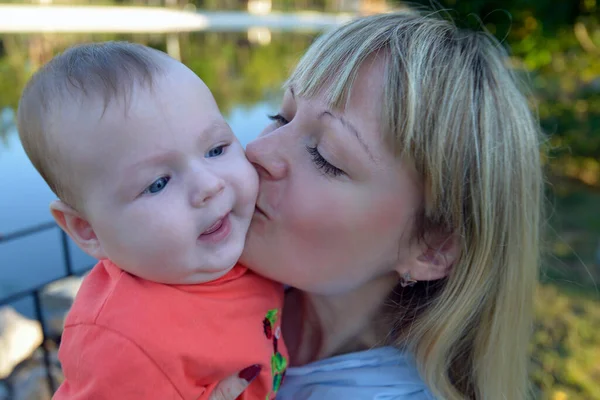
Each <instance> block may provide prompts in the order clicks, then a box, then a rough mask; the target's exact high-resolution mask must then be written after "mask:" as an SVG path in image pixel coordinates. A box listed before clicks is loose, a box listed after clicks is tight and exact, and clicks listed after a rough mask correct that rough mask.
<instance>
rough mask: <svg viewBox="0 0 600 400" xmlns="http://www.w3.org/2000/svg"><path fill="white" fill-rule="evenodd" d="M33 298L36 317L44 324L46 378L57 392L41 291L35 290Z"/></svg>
mask: <svg viewBox="0 0 600 400" xmlns="http://www.w3.org/2000/svg"><path fill="white" fill-rule="evenodd" d="M33 300H34V304H35V316H36V319H37V320H38V321H39V322H40V325H41V326H42V335H43V342H42V346H41V347H42V351H43V353H44V365H45V366H46V379H47V381H48V388H49V389H50V393H54V392H56V383H55V382H54V378H53V377H52V370H51V368H52V365H51V363H50V352H49V350H48V338H47V337H46V323H45V321H44V316H43V315H42V303H41V301H40V292H39V291H37V290H34V291H33Z"/></svg>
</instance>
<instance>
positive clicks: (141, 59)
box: [17, 42, 166, 206]
mask: <svg viewBox="0 0 600 400" xmlns="http://www.w3.org/2000/svg"><path fill="white" fill-rule="evenodd" d="M164 57H166V55H165V54H163V53H160V52H159V51H157V50H153V49H151V48H149V47H146V46H142V45H139V44H134V43H127V42H104V43H92V44H82V45H77V46H73V47H71V48H69V49H67V50H66V51H65V52H64V53H62V54H60V55H58V56H56V57H54V58H53V59H52V60H51V61H50V62H48V63H47V64H46V65H44V66H43V67H42V68H41V69H40V70H39V71H37V72H36V73H35V74H34V75H33V77H32V78H31V79H30V80H29V82H28V83H27V85H26V86H25V89H24V90H23V93H22V94H21V99H20V100H19V108H18V117H17V125H18V131H19V137H20V139H21V143H22V144H23V148H24V149H25V152H26V153H27V156H28V157H29V159H30V160H31V162H32V164H33V165H34V167H35V168H36V169H37V170H38V172H39V173H40V175H41V176H42V177H43V178H44V180H45V181H46V183H47V184H48V186H49V187H50V189H51V190H52V191H53V192H54V194H56V195H57V196H58V197H59V198H60V199H61V200H63V201H64V202H66V203H67V204H70V205H71V206H75V205H76V204H77V203H78V198H79V196H78V195H77V193H76V190H75V189H74V188H73V187H72V186H73V185H71V184H69V182H70V181H71V180H72V179H69V177H72V176H73V175H74V174H76V173H77V171H76V170H75V168H73V167H72V166H69V165H67V163H66V162H65V158H66V157H65V156H66V155H65V154H64V149H61V148H60V146H59V144H58V143H60V142H59V141H57V140H56V138H53V135H54V134H57V133H56V132H57V131H58V132H60V129H61V127H53V126H52V124H53V123H54V122H56V121H53V120H52V117H53V115H54V113H56V112H57V111H58V110H60V108H62V107H74V106H75V104H76V103H78V102H81V101H83V100H85V99H86V98H97V97H100V98H101V99H102V100H103V101H104V109H105V110H106V107H107V106H108V104H109V103H110V101H111V100H112V99H114V98H122V99H123V100H124V106H125V107H127V97H128V96H129V94H130V92H131V91H132V89H133V87H134V86H135V85H138V84H139V85H142V86H144V87H150V86H152V82H153V79H154V76H155V75H156V74H157V73H158V72H159V71H163V68H162V66H163V63H162V59H163V58H164Z"/></svg>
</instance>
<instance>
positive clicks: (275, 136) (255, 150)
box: [246, 132, 288, 180]
mask: <svg viewBox="0 0 600 400" xmlns="http://www.w3.org/2000/svg"><path fill="white" fill-rule="evenodd" d="M285 154H286V149H285V143H284V141H283V133H277V132H272V133H270V134H268V135H265V136H261V137H259V138H258V139H256V140H254V141H252V142H250V143H248V144H247V145H246V156H247V157H248V160H250V162H251V163H252V164H253V165H254V166H255V168H256V170H257V172H258V175H259V176H260V178H261V179H271V180H278V179H283V178H285V176H286V175H287V173H288V160H287V159H286V156H285Z"/></svg>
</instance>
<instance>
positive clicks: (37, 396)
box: [0, 342, 64, 400]
mask: <svg viewBox="0 0 600 400" xmlns="http://www.w3.org/2000/svg"><path fill="white" fill-rule="evenodd" d="M49 351H50V363H51V368H50V371H52V377H53V380H54V388H58V386H59V385H60V383H61V382H62V381H63V379H64V376H63V374H62V371H61V370H60V364H59V362H58V355H57V352H58V347H57V346H56V345H54V344H53V343H51V342H50V343H49ZM46 371H47V369H46V366H45V364H44V353H43V351H42V349H41V348H40V349H37V350H36V352H35V353H34V354H33V356H32V357H31V358H29V359H27V360H26V361H24V362H22V363H21V364H19V365H18V366H17V367H16V368H15V370H14V371H13V373H12V374H11V375H10V376H9V377H8V378H7V379H6V380H5V382H6V385H7V389H8V390H9V394H10V396H9V398H10V399H11V400H50V399H51V397H52V392H51V390H50V385H49V384H48V374H47V373H46ZM1 399H2V398H1V397H0V400H1Z"/></svg>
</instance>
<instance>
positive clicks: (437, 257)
mask: <svg viewBox="0 0 600 400" xmlns="http://www.w3.org/2000/svg"><path fill="white" fill-rule="evenodd" d="M426 239H427V240H425V241H423V242H421V243H420V244H419V245H418V251H417V253H418V254H416V257H415V258H414V262H413V263H412V266H411V268H410V270H408V271H399V272H400V274H401V275H402V274H404V273H406V272H408V273H409V274H410V277H411V278H412V279H415V280H417V281H432V280H437V279H442V278H445V277H446V276H448V274H449V273H450V271H451V270H452V266H453V265H454V263H455V262H456V261H457V260H458V258H459V257H460V255H461V253H462V243H461V240H460V237H459V236H458V235H457V234H456V233H450V234H448V233H446V234H436V235H435V237H434V235H429V236H428V237H427V238H426Z"/></svg>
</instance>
